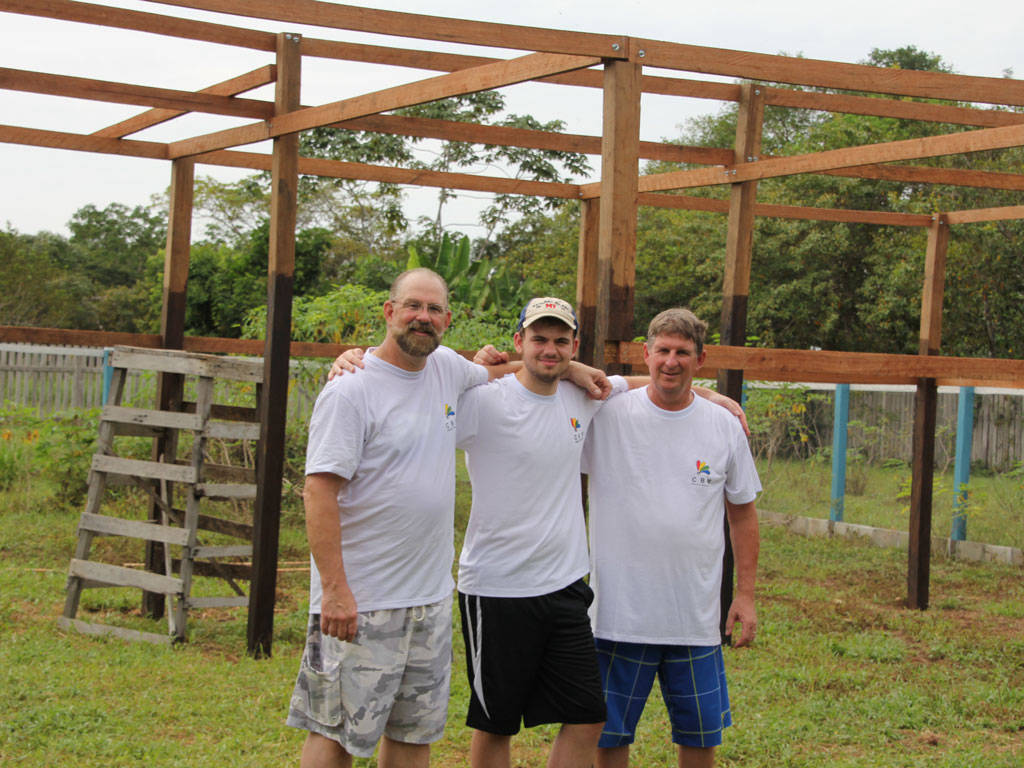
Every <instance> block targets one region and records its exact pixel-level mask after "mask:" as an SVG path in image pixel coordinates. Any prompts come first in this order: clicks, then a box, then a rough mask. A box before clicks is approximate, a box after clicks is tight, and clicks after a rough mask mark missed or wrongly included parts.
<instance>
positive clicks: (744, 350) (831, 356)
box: [606, 342, 1024, 388]
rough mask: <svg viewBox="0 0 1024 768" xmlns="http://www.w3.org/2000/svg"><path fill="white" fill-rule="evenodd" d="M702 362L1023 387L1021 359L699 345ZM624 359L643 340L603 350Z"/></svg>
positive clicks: (811, 377)
mask: <svg viewBox="0 0 1024 768" xmlns="http://www.w3.org/2000/svg"><path fill="white" fill-rule="evenodd" d="M704 349H706V350H707V362H705V364H704V367H703V368H702V369H701V372H700V375H701V376H706V377H710V376H713V375H714V374H715V373H717V371H719V370H742V371H743V377H744V379H746V380H748V381H749V380H753V381H758V380H760V381H792V382H826V383H836V384H876V383H877V384H916V383H917V379H919V378H922V377H927V378H934V379H937V380H938V381H939V383H940V384H943V385H967V384H968V383H970V384H971V385H975V386H994V385H996V384H995V383H996V382H997V383H998V386H1010V387H1019V388H1024V360H1002V359H996V358H977V357H942V356H926V355H889V354H879V353H871V352H832V351H825V350H820V351H811V350H796V349H762V348H758V347H729V346H713V345H707V346H705V347H704ZM613 362H615V363H626V364H631V365H637V366H640V368H639V369H640V370H644V362H643V345H642V344H640V343H637V342H620V343H619V344H617V345H612V346H611V347H610V349H609V350H608V354H607V358H606V363H613Z"/></svg>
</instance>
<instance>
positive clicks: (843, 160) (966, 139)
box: [584, 125, 1024, 196]
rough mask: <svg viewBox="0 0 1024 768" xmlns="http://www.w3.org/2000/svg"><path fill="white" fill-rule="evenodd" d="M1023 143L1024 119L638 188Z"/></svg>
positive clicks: (662, 178) (589, 189)
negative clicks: (1011, 123) (1007, 123)
mask: <svg viewBox="0 0 1024 768" xmlns="http://www.w3.org/2000/svg"><path fill="white" fill-rule="evenodd" d="M1022 144H1024V125H1008V126H1002V127H999V128H981V129H978V130H974V131H964V132H962V133H953V134H944V135H942V136H927V137H925V138H921V139H906V140H903V141H891V142H886V143H882V144H867V145H864V146H860V147H848V148H844V149H833V150H828V151H825V152H814V153H810V154H806V155H795V156H793V157H780V158H772V159H770V160H758V161H756V162H752V163H741V164H738V165H732V166H724V167H720V168H699V169H697V170H691V171H672V172H669V173H661V174H654V175H650V176H643V177H641V179H640V191H641V192H656V191H660V190H666V189H686V188H692V187H703V186H709V185H715V184H735V183H737V182H741V181H753V180H760V179H768V178H774V177H778V176H792V175H795V174H801V173H823V172H825V171H831V170H836V169H839V168H851V167H855V166H861V165H873V164H876V163H887V162H894V161H900V160H914V159H919V158H923V157H938V156H940V155H956V154H961V153H969V152H980V151H983V150H989V149H1006V148H1008V147H1016V146H1021V145H1022ZM594 193H595V192H594V190H593V185H587V186H586V187H584V196H590V195H591V194H594Z"/></svg>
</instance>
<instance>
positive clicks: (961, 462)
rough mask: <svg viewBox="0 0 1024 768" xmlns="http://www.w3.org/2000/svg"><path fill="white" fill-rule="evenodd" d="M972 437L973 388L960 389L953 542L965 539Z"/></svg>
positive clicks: (954, 482)
mask: <svg viewBox="0 0 1024 768" xmlns="http://www.w3.org/2000/svg"><path fill="white" fill-rule="evenodd" d="M973 437H974V387H960V397H959V398H957V408H956V464H955V465H954V469H953V530H952V532H951V533H950V535H949V537H950V538H951V539H953V540H954V541H965V540H966V539H967V484H968V482H970V479H971V440H972V438H973Z"/></svg>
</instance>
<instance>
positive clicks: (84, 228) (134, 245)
mask: <svg viewBox="0 0 1024 768" xmlns="http://www.w3.org/2000/svg"><path fill="white" fill-rule="evenodd" d="M165 218H166V215H165V214H163V213H156V212H153V211H150V210H147V209H146V208H143V207H142V206H136V207H135V208H131V209H130V208H128V206H126V205H122V204H121V203H111V204H110V205H108V206H107V207H106V208H102V209H99V208H96V206H94V205H86V206H84V207H82V208H79V209H78V210H77V211H75V213H74V214H73V215H72V217H71V220H70V221H69V222H68V229H70V230H71V239H70V241H69V242H70V244H71V246H72V250H71V251H70V252H69V258H68V261H67V263H65V264H62V266H64V267H65V268H67V269H74V270H75V271H81V272H83V273H84V274H85V275H86V277H88V278H89V279H90V280H91V281H92V282H94V283H95V284H96V285H97V286H98V287H100V288H107V287H111V286H115V285H122V286H130V285H132V284H134V283H135V282H137V281H138V280H139V279H140V278H141V277H142V276H143V272H144V271H145V267H146V261H147V259H148V258H149V257H150V256H152V255H153V254H154V253H156V252H157V251H158V250H160V248H162V247H163V245H164V241H165V240H166V239H167V229H166V224H165Z"/></svg>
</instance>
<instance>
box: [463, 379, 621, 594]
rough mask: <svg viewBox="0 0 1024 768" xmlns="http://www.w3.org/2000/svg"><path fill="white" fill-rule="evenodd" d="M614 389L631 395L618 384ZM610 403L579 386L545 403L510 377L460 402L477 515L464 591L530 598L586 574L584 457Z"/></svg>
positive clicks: (565, 387) (565, 385)
mask: <svg viewBox="0 0 1024 768" xmlns="http://www.w3.org/2000/svg"><path fill="white" fill-rule="evenodd" d="M611 380H612V385H613V391H615V392H621V391H625V390H626V389H627V388H628V387H627V385H626V382H625V380H624V379H623V378H622V377H620V376H613V377H611ZM603 404H604V403H603V402H602V401H599V400H591V399H590V398H588V397H587V395H586V393H585V392H584V391H583V390H582V389H580V388H579V387H577V386H576V385H574V384H570V383H569V382H564V381H563V382H560V383H559V386H558V391H557V393H556V394H554V395H538V394H535V393H533V392H531V391H530V390H528V389H527V388H526V387H524V386H523V385H522V384H521V383H520V382H519V380H518V379H517V378H516V377H515V376H505V377H504V378H502V379H498V380H496V381H492V382H491V383H489V384H487V385H486V386H483V387H476V388H475V389H472V390H470V391H468V392H466V393H465V394H464V395H463V396H462V400H461V402H460V407H459V428H458V434H459V437H458V445H459V447H460V448H464V449H465V450H466V464H467V466H468V467H469V477H470V481H471V482H472V484H473V507H472V510H471V511H470V516H469V525H468V527H467V528H466V539H465V542H464V543H463V546H462V554H461V556H460V557H459V591H460V592H463V593H465V594H469V595H480V596H485V597H532V596H535V595H544V594H547V593H549V592H554V591H556V590H559V589H562V588H563V587H566V586H568V585H569V584H572V583H573V582H574V581H576V580H577V579H579V578H581V577H582V576H584V575H586V573H587V570H588V558H587V535H586V526H585V524H584V519H583V504H582V499H581V495H580V482H579V473H580V452H581V451H582V449H583V440H584V438H585V437H586V434H587V427H588V426H589V424H590V421H591V420H592V419H593V417H594V414H595V413H597V411H598V410H599V409H600V408H601V406H602V405H603Z"/></svg>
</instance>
